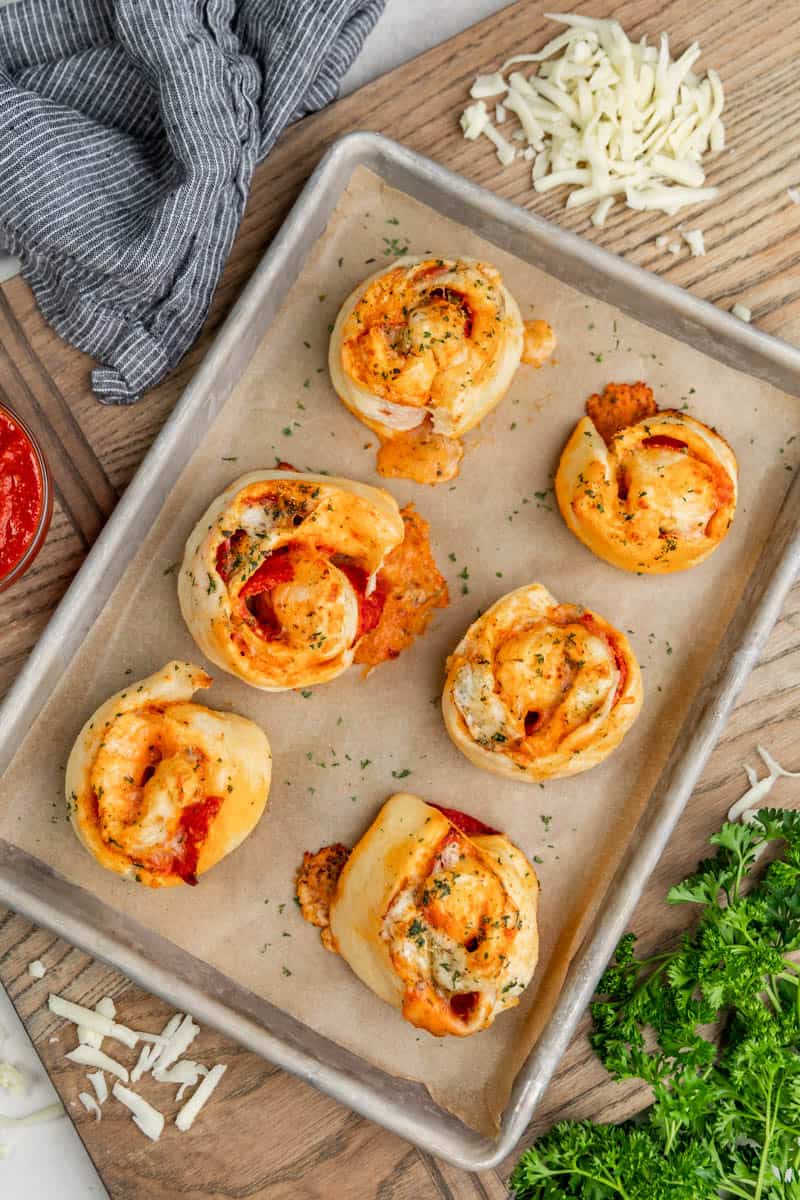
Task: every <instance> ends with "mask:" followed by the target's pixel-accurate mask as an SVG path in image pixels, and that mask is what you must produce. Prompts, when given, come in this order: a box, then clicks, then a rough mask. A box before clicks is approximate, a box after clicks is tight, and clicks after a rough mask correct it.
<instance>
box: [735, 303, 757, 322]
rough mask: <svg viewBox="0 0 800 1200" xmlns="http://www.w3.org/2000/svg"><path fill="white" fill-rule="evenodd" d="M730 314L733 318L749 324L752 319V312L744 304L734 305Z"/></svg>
mask: <svg viewBox="0 0 800 1200" xmlns="http://www.w3.org/2000/svg"><path fill="white" fill-rule="evenodd" d="M731 312H732V313H733V315H734V316H735V317H738V318H739V320H740V321H747V322H748V323H749V322H750V321H752V319H753V313H752V310H751V309H749V308H748V307H747V305H746V304H734V306H733V308H732V309H731Z"/></svg>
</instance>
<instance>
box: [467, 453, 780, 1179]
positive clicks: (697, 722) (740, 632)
mask: <svg viewBox="0 0 800 1200" xmlns="http://www.w3.org/2000/svg"><path fill="white" fill-rule="evenodd" d="M773 563H774V564H775V565H774V566H773ZM798 575H800V473H798V474H796V475H795V477H794V479H793V480H792V484H791V486H790V487H789V490H788V491H787V494H786V496H785V498H784V502H783V505H782V506H781V510H780V512H779V514H778V517H777V520H776V522H775V526H774V532H773V536H772V537H771V538H770V540H769V541H768V543H767V545H766V546H765V548H764V551H763V553H762V556H761V558H760V560H759V562H758V563H757V565H756V567H755V569H754V571H753V574H752V575H751V583H750V585H749V586H748V588H747V589H746V590H745V593H744V595H743V596H742V598H741V600H740V601H739V605H738V606H737V610H736V613H735V614H734V617H733V619H732V621H731V624H730V626H729V628H728V630H727V632H726V634H725V636H724V638H723V640H722V642H721V643H720V656H719V659H718V664H719V665H718V669H717V674H716V677H714V678H713V679H711V680H709V683H708V685H707V686H706V687H703V688H702V690H701V692H700V693H699V695H698V697H697V698H696V700H695V703H694V704H693V705H692V707H691V708H690V710H689V713H688V714H687V717H686V720H685V722H684V725H683V730H682V732H681V734H680V735H679V737H678V738H677V739H676V742H675V745H674V747H673V750H672V753H671V754H670V757H669V759H668V761H667V764H666V766H665V768H664V772H663V774H662V779H663V780H664V783H663V784H662V785H661V791H662V793H663V795H662V798H661V801H660V803H657V804H656V805H655V806H652V807H650V808H648V810H646V812H645V814H644V816H643V817H642V820H641V821H640V824H639V826H638V827H637V829H636V830H635V832H634V839H635V841H632V842H631V850H630V852H629V854H628V855H627V856H626V858H625V860H624V861H623V863H622V864H621V866H620V868H619V871H618V872H617V875H616V877H615V878H614V880H612V882H611V885H610V886H609V889H608V892H607V896H609V897H619V899H618V900H617V901H616V903H614V901H613V900H612V904H614V909H613V913H612V918H613V919H609V914H608V912H605V913H603V912H601V913H600V914H599V915H598V918H597V923H596V925H595V927H593V928H592V929H591V930H589V932H588V933H587V935H586V937H585V939H584V942H583V944H582V947H581V949H580V950H579V951H578V953H577V954H576V956H575V959H574V960H573V965H572V968H571V970H570V972H569V974H568V976H567V979H566V980H565V983H564V987H563V989H562V992H561V998H560V1000H559V1002H558V1008H557V1009H556V1012H555V1013H554V1015H553V1017H552V1018H551V1020H550V1022H549V1023H548V1025H547V1026H546V1027H545V1029H544V1030H543V1032H542V1035H541V1037H540V1039H539V1041H538V1043H537V1045H536V1046H535V1047H534V1048H533V1050H532V1051H531V1054H530V1056H529V1058H528V1059H527V1060H526V1062H525V1063H524V1064H523V1066H522V1068H521V1069H520V1071H519V1074H518V1075H517V1079H516V1081H515V1084H514V1087H513V1088H512V1091H511V1096H510V1098H509V1103H508V1105H507V1108H506V1116H505V1119H504V1121H503V1125H502V1131H501V1134H500V1138H499V1139H498V1144H497V1150H496V1152H495V1153H494V1154H493V1155H492V1156H491V1157H490V1158H488V1159H487V1160H486V1161H485V1163H484V1164H483V1165H482V1166H483V1168H485V1167H488V1166H496V1165H497V1163H498V1162H500V1161H501V1160H502V1159H503V1158H504V1157H506V1156H507V1155H508V1154H510V1153H511V1152H512V1150H513V1149H514V1147H515V1146H516V1145H517V1143H518V1142H519V1140H520V1138H521V1137H522V1135H523V1134H524V1132H525V1128H526V1126H527V1125H528V1123H529V1121H530V1119H531V1117H532V1116H533V1113H534V1112H535V1110H536V1107H537V1105H538V1103H539V1101H540V1100H541V1097H542V1095H543V1093H544V1090H545V1088H546V1087H547V1085H548V1083H549V1082H550V1079H551V1078H552V1075H553V1073H554V1071H555V1067H556V1066H557V1064H558V1062H559V1061H560V1059H561V1056H562V1055H563V1053H564V1052H565V1050H566V1048H567V1046H568V1044H569V1041H570V1040H571V1038H572V1036H573V1034H574V1031H575V1026H576V1025H577V1023H578V1021H579V1020H580V1017H581V1015H582V1014H583V1013H584V1011H585V1010H586V1008H587V1006H588V1005H589V1003H590V1001H591V999H592V996H593V994H594V990H595V987H596V985H597V983H598V981H599V979H600V976H601V975H602V972H603V970H604V969H605V966H606V964H607V963H608V961H609V960H610V958H611V955H612V954H613V952H614V949H615V948H616V945H617V943H618V941H619V939H620V937H622V935H623V934H624V932H625V930H626V926H627V924H628V922H629V920H630V918H631V916H632V914H633V911H634V909H635V907H636V905H637V903H638V901H639V899H640V897H641V894H642V892H643V891H644V887H645V884H646V883H647V880H648V879H649V877H650V875H651V874H652V872H653V871H654V870H655V868H656V866H657V865H658V861H659V859H660V858H661V855H662V854H663V852H664V849H665V848H666V846H667V844H668V842H669V840H670V838H671V836H672V833H673V831H674V829H675V826H676V824H677V822H678V820H679V818H680V816H681V814H682V813H683V810H684V809H685V807H686V805H687V804H688V802H689V800H690V799H691V796H692V792H693V790H694V787H695V785H696V783H697V780H698V778H699V777H700V774H701V772H702V770H703V767H704V766H705V764H706V762H707V761H708V758H709V757H710V755H711V753H712V751H713V749H714V747H715V746H716V744H717V742H718V740H719V737H720V734H721V732H722V729H723V728H724V725H725V722H726V720H727V718H728V715H729V713H730V710H731V708H732V706H733V704H734V702H735V700H736V697H737V695H738V694H739V692H740V690H741V688H742V686H743V685H744V683H745V681H746V680H747V678H748V676H749V674H750V672H751V671H752V669H753V667H754V666H755V665H756V663H757V662H758V659H759V658H760V656H761V652H762V650H763V648H764V645H765V643H766V640H767V638H768V637H769V634H770V632H771V630H772V628H773V626H774V625H775V622H776V621H777V619H778V616H779V615H780V611H781V608H782V606H783V604H784V601H785V600H786V597H787V595H788V593H789V590H790V589H791V587H792V585H793V583H794V582H795V580H796V579H797V577H798ZM751 593H752V594H753V595H754V597H755V607H754V608H753V610H752V611H750V612H749V616H748V615H747V614H748V611H749V609H750V605H751V604H752V599H751ZM728 651H729V654H728V653H726V652H728ZM684 731H685V734H684ZM657 786H658V785H657ZM700 850H701V848H700V847H698V853H699V852H700ZM600 930H602V931H601V932H600ZM564 997H566V998H567V1000H568V1007H567V1010H566V1011H561V1009H562V1004H563V1000H564ZM548 1042H549V1045H546V1043H548ZM543 1048H544V1050H546V1052H547V1057H548V1061H547V1062H546V1063H545V1062H543V1061H542V1059H543V1058H544V1053H543Z"/></svg>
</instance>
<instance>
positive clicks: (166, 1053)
mask: <svg viewBox="0 0 800 1200" xmlns="http://www.w3.org/2000/svg"><path fill="white" fill-rule="evenodd" d="M199 1032H200V1026H199V1025H195V1023H194V1021H193V1020H192V1018H191V1017H190V1016H188V1015H187V1016H185V1017H184V1018H183V1020H182V1021H181V1023H180V1025H179V1026H178V1027H177V1029H176V1030H175V1032H174V1033H173V1034H172V1036H171V1037H170V1038H169V1039H168V1041H167V1043H166V1045H165V1046H162V1048H161V1050H160V1052H159V1055H158V1057H157V1058H156V1060H155V1062H154V1064H153V1068H152V1069H153V1071H154V1072H155V1071H165V1070H166V1068H167V1067H171V1066H172V1064H173V1063H174V1062H176V1061H177V1059H179V1058H180V1056H181V1055H182V1054H184V1053H185V1052H186V1051H187V1050H188V1049H189V1047H190V1046H191V1044H192V1042H193V1041H194V1039H195V1038H196V1037H197V1035H198V1033H199Z"/></svg>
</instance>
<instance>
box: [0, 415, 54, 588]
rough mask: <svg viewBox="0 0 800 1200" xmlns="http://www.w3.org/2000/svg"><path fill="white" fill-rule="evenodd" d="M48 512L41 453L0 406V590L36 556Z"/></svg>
mask: <svg viewBox="0 0 800 1200" xmlns="http://www.w3.org/2000/svg"><path fill="white" fill-rule="evenodd" d="M52 515H53V485H52V482H51V479H50V472H49V470H48V468H47V463H46V462H45V458H44V455H43V454H42V452H41V450H40V449H39V447H38V445H37V444H36V440H35V438H34V436H33V434H32V433H31V431H30V430H29V429H28V427H27V426H26V425H25V423H24V421H22V420H21V419H20V418H19V417H18V416H17V415H16V413H14V412H12V411H11V409H9V408H6V406H5V405H4V404H0V592H2V591H3V590H4V588H7V587H10V586H11V584H12V583H14V582H15V581H16V580H17V579H19V578H20V576H21V575H23V574H24V573H25V571H27V569H28V567H29V566H30V565H31V563H32V562H33V560H34V559H35V558H36V555H37V554H38V553H39V551H40V550H41V548H42V545H43V544H44V540H45V538H46V537H47V530H48V529H49V528H50V518H51V516H52Z"/></svg>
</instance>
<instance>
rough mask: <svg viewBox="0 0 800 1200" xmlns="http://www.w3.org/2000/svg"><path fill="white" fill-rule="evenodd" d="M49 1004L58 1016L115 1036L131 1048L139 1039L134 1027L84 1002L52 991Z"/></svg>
mask: <svg viewBox="0 0 800 1200" xmlns="http://www.w3.org/2000/svg"><path fill="white" fill-rule="evenodd" d="M47 1006H48V1008H49V1009H50V1011H51V1012H52V1013H55V1015H56V1016H57V1017H65V1018H66V1020H67V1021H72V1023H73V1025H77V1026H78V1027H79V1028H82V1029H86V1030H89V1031H90V1032H92V1033H99V1034H100V1036H101V1037H110V1038H115V1039H116V1041H118V1042H122V1043H123V1045H125V1046H127V1047H128V1048H129V1049H131V1050H132V1049H133V1047H134V1046H135V1045H136V1043H137V1042H138V1040H139V1035H138V1034H137V1033H134V1031H133V1030H132V1029H128V1027H127V1025H117V1024H116V1022H115V1021H114V1020H113V1019H112V1018H111V1017H107V1016H105V1015H104V1014H103V1013H102V1012H99V1011H97V1010H96V1009H95V1010H92V1009H91V1008H84V1007H83V1005H82V1004H73V1002H72V1001H71V1000H65V999H64V998H63V996H55V995H53V993H52V992H51V993H50V995H49V997H48V999H47Z"/></svg>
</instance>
